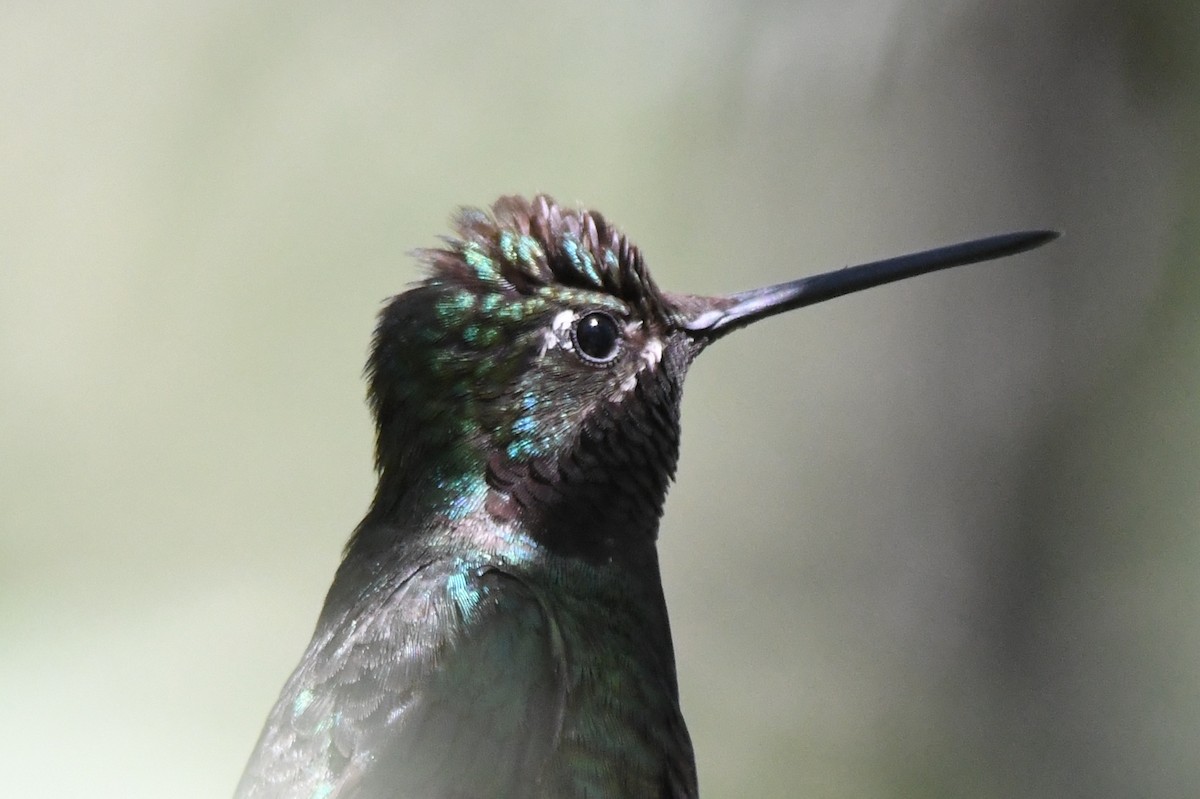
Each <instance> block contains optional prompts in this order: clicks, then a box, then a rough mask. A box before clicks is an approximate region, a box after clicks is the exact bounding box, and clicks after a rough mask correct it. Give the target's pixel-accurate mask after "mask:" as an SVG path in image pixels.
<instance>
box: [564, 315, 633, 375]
mask: <svg viewBox="0 0 1200 799" xmlns="http://www.w3.org/2000/svg"><path fill="white" fill-rule="evenodd" d="M571 338H572V339H574V341H575V349H576V350H577V351H578V352H579V354H580V355H582V356H583V359H584V360H585V361H588V362H589V363H595V364H602V363H608V362H609V361H611V360H612V359H613V358H616V357H617V353H619V352H620V351H621V330H620V328H618V327H617V320H615V319H613V318H612V317H611V316H609V315H608V314H606V313H602V312H601V311H592V312H591V313H589V314H584V315H583V316H581V317H579V319H578V320H577V321H576V322H575V327H574V328H573V329H572V331H571Z"/></svg>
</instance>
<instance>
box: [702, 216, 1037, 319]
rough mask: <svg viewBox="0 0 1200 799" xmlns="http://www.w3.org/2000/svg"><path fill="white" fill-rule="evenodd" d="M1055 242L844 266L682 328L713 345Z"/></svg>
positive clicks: (743, 298) (1029, 239)
mask: <svg viewBox="0 0 1200 799" xmlns="http://www.w3.org/2000/svg"><path fill="white" fill-rule="evenodd" d="M1056 238H1058V233H1057V231H1053V230H1025V231H1021V232H1019V233H1004V234H1002V235H999V236H989V237H988V238H985V239H976V240H974V241H964V242H962V243H960V244H951V245H949V246H948V247H938V248H937V249H935V250H925V251H924V252H915V253H911V254H909V255H901V256H898V257H896V258H888V259H886V260H883V261H874V262H872V263H869V264H861V265H859V266H848V267H846V268H845V269H838V270H836V271H834V272H826V273H825V274H823V275H813V276H811V277H802V278H800V279H799V280H792V281H789V282H787V283H779V284H777V285H774V286H766V287H765V288H761V289H751V290H750V291H743V292H740V293H738V294H732V295H730V296H728V297H724V298H722V300H718V301H717V305H716V307H713V308H710V309H708V310H705V311H702V312H701V313H699V314H697V315H696V316H695V317H694V318H693V319H691V320H690V321H689V322H688V323H687V325H686V328H687V329H688V330H690V331H692V332H693V333H697V334H700V335H701V336H702V337H704V338H707V339H710V340H712V339H717V338H720V337H721V336H724V335H725V334H726V333H730V332H732V331H734V330H737V329H738V328H740V327H745V326H746V325H748V324H750V323H751V322H757V321H758V320H759V319H765V318H767V317H768V316H774V315H775V314H778V313H783V312H784V311H791V310H794V309H796V308H803V307H804V306H806V305H813V304H815V303H818V302H824V301H825V300H832V299H833V298H834V297H841V296H842V295H843V294H850V293H852V292H855V291H862V290H863V289H869V288H871V287H872V286H882V285H883V284H884V283H892V282H894V281H896V280H903V279H905V278H907V277H915V276H917V275H923V274H925V273H926V272H936V271H937V270H939V269H949V268H950V267H952V266H965V265H966V264H973V263H978V262H979V261H990V260H993V259H995V258H1004V257H1005V256H1008V255H1016V254H1017V253H1020V252H1025V251H1026V250H1032V249H1033V248H1035V247H1041V246H1042V245H1043V244H1046V243H1047V242H1050V241H1053V240H1054V239H1056ZM726 303H728V304H726Z"/></svg>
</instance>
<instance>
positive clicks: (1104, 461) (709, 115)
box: [0, 0, 1200, 799]
mask: <svg viewBox="0 0 1200 799" xmlns="http://www.w3.org/2000/svg"><path fill="white" fill-rule="evenodd" d="M1198 137H1200V7H1198V6H1197V5H1196V4H1195V3H1192V2H1189V1H1188V0H1148V1H1147V2H1137V3H1135V2H1119V0H1109V1H1108V2H1104V1H1102V0H1094V1H1090V2H1089V1H1086V0H1036V1H1035V0H1012V2H1006V3H994V2H986V0H957V1H954V2H951V1H950V0H871V2H865V1H864V0H809V1H808V2H746V3H740V4H727V3H718V2H688V3H684V2H679V1H678V0H676V1H675V2H653V3H641V2H624V3H610V4H595V3H571V2H545V3H538V2H527V3H522V4H517V5H514V6H511V7H510V6H507V5H505V4H500V3H464V4H446V3H441V2H406V3H394V4H391V3H354V4H348V5H334V4H313V3H294V2H265V3H254V4H246V3H235V2H228V0H193V1H192V2H189V3H186V4H182V3H179V4H151V3H138V2H127V1H123V0H115V1H114V2H107V3H80V2H61V3H45V4H36V3H29V2H11V3H8V4H5V5H4V6H3V7H0V714H2V716H3V719H4V723H3V725H2V727H0V753H2V754H0V762H3V767H2V769H3V773H4V792H5V793H6V794H7V795H11V796H29V797H73V796H92V797H97V796H99V797H107V796H112V797H118V796H119V797H163V796H169V797H179V798H180V799H188V798H189V797H210V796H227V795H229V794H230V793H231V791H232V789H233V786H234V784H235V782H236V780H237V777H238V775H239V773H240V769H241V767H242V765H243V763H244V760H245V758H246V756H247V755H248V753H249V751H250V748H251V746H252V744H253V742H254V740H255V738H256V736H257V733H258V730H259V727H260V725H261V723H262V721H263V719H264V717H265V715H266V712H267V710H268V708H269V707H270V705H271V703H272V702H273V699H274V697H275V694H276V692H277V691H278V689H279V687H280V686H281V685H282V682H283V680H284V678H285V677H286V675H287V674H288V672H289V671H290V670H291V668H292V666H293V665H294V664H295V662H296V660H297V658H298V657H299V655H300V653H301V651H302V650H303V647H304V645H305V643H306V641H307V638H308V635H309V633H310V631H311V628H312V625H313V623H314V621H315V618H316V614H317V611H318V608H319V606H320V603H321V600H322V598H323V594H324V591H325V589H326V587H327V585H328V581H329V580H330V578H331V576H332V574H333V570H334V568H335V566H336V564H337V561H338V556H339V551H340V548H341V546H342V544H343V543H344V541H345V539H346V537H347V536H348V535H349V533H350V531H351V529H352V528H353V527H354V525H355V524H356V522H357V521H358V519H359V517H360V515H361V513H362V512H363V511H364V509H365V507H366V503H367V502H368V499H369V497H370V494H371V491H372V488H373V478H372V472H371V444H372V442H371V435H372V431H371V427H370V423H369V419H368V414H367V410H366V408H365V406H364V404H363V401H362V397H363V385H362V382H361V379H360V369H361V364H362V362H363V359H364V356H365V353H366V347H367V341H368V338H369V335H370V332H371V328H372V324H373V317H374V314H375V312H376V311H377V310H378V308H379V306H380V302H381V300H383V299H384V298H385V297H387V296H389V295H391V294H393V293H395V292H397V291H399V290H401V289H402V288H403V287H404V286H405V285H406V284H408V283H409V282H411V281H413V280H415V279H416V278H417V277H418V272H417V270H416V267H415V265H414V263H413V260H412V258H411V257H409V256H408V255H407V253H408V251H410V250H411V249H412V248H414V247H419V246H426V245H431V244H435V243H436V242H437V236H438V235H441V234H443V233H445V232H447V230H448V228H447V224H446V220H447V218H448V215H449V214H450V212H451V211H452V210H453V209H454V208H455V207H457V206H458V205H460V204H474V205H483V204H487V203H490V202H491V201H492V200H493V199H495V198H496V197H497V196H499V195H501V194H505V193H531V192H534V191H539V190H540V191H548V192H551V193H553V194H555V195H556V196H558V197H559V199H561V200H563V201H566V202H569V203H575V202H579V203H583V204H586V205H587V206H589V207H595V208H598V209H601V210H602V211H603V212H604V213H605V214H606V215H607V216H608V217H609V218H610V219H612V220H614V221H616V222H617V223H618V224H619V225H621V226H622V227H623V228H624V229H625V230H626V231H627V232H628V233H629V234H630V235H631V236H632V237H633V238H634V240H635V241H637V242H638V243H640V245H641V246H642V247H643V249H644V250H645V252H646V253H647V255H648V258H649V260H650V264H651V266H652V267H653V268H654V270H655V274H656V276H657V278H658V281H659V283H660V284H661V285H663V286H665V287H669V288H674V289H677V290H686V291H693V292H698V293H699V292H713V293H716V292H727V291H733V290H738V289H744V288H749V287H753V286H758V285H760V284H764V283H767V282H774V281H779V280H783V279H787V278H790V277H795V276H799V275H802V274H808V273H812V272H816V271H823V270H825V269H829V268H833V267H837V266H840V265H844V264H848V263H854V262H859V261H864V260H869V259H872V258H876V257H881V256H885V255H891V254H897V253H900V252H906V251H910V250H914V249H919V248H923V247H927V246H933V245H937V244H941V243H946V242H948V241H952V240H957V239H961V238H967V237H971V236H976V235H983V234H988V233H992V232H999V231H1003V230H1007V229H1014V228H1020V227H1033V226H1052V227H1058V228H1061V229H1063V230H1064V231H1065V232H1066V237H1065V238H1064V239H1062V240H1060V241H1059V242H1057V243H1055V244H1054V245H1052V246H1051V247H1048V248H1046V249H1044V250H1041V251H1039V252H1038V253H1035V254H1032V255H1028V256H1022V257H1020V258H1017V259H1012V260H1009V261H1006V262H1003V263H996V264H992V265H988V266H977V267H970V268H966V269H962V270H957V271H954V272H950V273H944V274H940V275H937V276H932V277H926V278H922V279H919V280H914V281H911V282H907V283H903V284H899V285H895V286H890V287H886V288H882V289H876V290H873V291H870V292H867V293H865V294H860V295H856V296H854V297H851V298H846V299H841V300H838V301H836V302H832V303H829V304H826V305H821V306H819V307H814V308H812V309H809V310H806V311H803V312H799V313H796V314H793V315H791V316H788V317H785V318H778V319H775V320H772V321H770V322H767V323H764V324H763V325H761V326H758V327H755V328H752V329H750V330H747V331H745V332H743V333H741V334H739V335H737V336H735V337H732V338H730V339H729V340H727V341H724V342H722V343H721V345H720V346H718V347H716V348H714V349H713V350H712V351H710V352H709V353H708V354H706V355H705V356H704V358H703V359H702V360H701V361H700V362H699V363H698V365H697V366H696V368H695V369H694V371H693V373H692V377H691V378H690V384H689V386H688V395H687V399H686V402H685V407H684V444H683V457H682V462H681V464H680V468H679V474H678V483H677V486H676V487H675V489H674V490H673V493H672V494H671V497H670V499H669V502H668V506H667V514H666V519H665V521H664V523H663V528H662V537H661V542H662V543H661V547H662V559H663V562H664V564H665V575H664V577H665V581H666V591H667V596H668V601H669V603H670V606H671V610H672V615H673V624H674V629H675V635H676V644H677V650H678V660H679V665H680V680H681V688H682V693H683V703H684V709H685V712H686V713H687V716H688V719H689V721H690V724H691V728H692V731H693V736H694V738H695V743H696V749H697V757H698V761H699V769H700V776H701V786H702V790H703V792H704V795H705V796H707V797H742V796H761V797H963V796H971V797H984V798H985V799H986V798H987V797H1015V796H1021V797H1064V796H1077V797H1114V798H1116V797H1122V798H1123V797H1131V796H1138V797H1160V796H1161V797H1176V796H1195V795H1197V794H1198V793H1200V579H1198V577H1200V418H1198V417H1200V270H1198V269H1197V257H1196V252H1197V249H1198V247H1200V223H1198V222H1197V211H1198V210H1200V161H1198V159H1197V152H1198V147H1197V141H1198Z"/></svg>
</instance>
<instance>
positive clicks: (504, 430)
mask: <svg viewBox="0 0 1200 799" xmlns="http://www.w3.org/2000/svg"><path fill="white" fill-rule="evenodd" d="M454 229H455V233H456V235H455V236H454V237H453V238H447V239H444V240H443V242H444V243H443V246H441V247H438V248H435V249H427V250H421V251H418V253H417V255H418V257H419V259H420V260H421V261H422V262H423V263H424V265H425V267H426V270H427V274H426V277H425V278H424V279H423V280H422V281H421V282H419V283H418V284H416V285H415V286H414V287H412V288H410V289H409V290H407V291H405V292H403V293H401V294H398V295H396V296H395V297H393V298H391V299H390V300H388V301H387V302H386V304H385V307H384V308H383V310H382V311H381V312H380V314H379V318H378V324H377V327H376V329H375V333H374V338H373V341H372V346H371V351H370V356H369V360H368V362H367V366H366V370H365V374H366V378H367V383H368V403H369V405H370V409H371V411H372V413H373V415H374V420H375V426H376V444H375V466H376V472H377V475H378V485H377V488H376V491H375V495H374V499H373V501H372V502H371V505H370V508H369V510H368V511H367V513H366V516H365V518H363V520H362V522H361V523H360V524H359V525H358V527H357V528H356V529H355V530H354V532H353V534H352V535H351V537H350V540H349V542H348V543H347V545H346V548H345V551H344V554H343V559H342V561H341V564H340V566H339V567H338V570H337V573H336V575H335V577H334V580H333V584H332V586H331V587H330V589H329V592H328V594H327V596H326V599H325V604H324V606H323V609H322V611H321V613H320V616H319V619H318V621H317V625H316V630H315V632H314V634H313V637H312V640H311V642H310V643H309V645H308V648H307V650H306V651H305V653H304V656H303V658H302V659H301V661H300V663H299V665H298V666H297V667H296V669H295V671H294V672H293V673H292V675H291V677H290V679H288V681H287V683H286V684H285V685H284V687H283V690H282V692H281V693H280V695H279V698H278V701H277V702H276V703H275V706H274V708H273V709H272V710H271V712H270V715H269V716H268V718H267V721H266V724H265V726H264V728H263V730H262V733H261V735H260V737H259V739H258V743H257V745H256V747H255V749H254V751H253V753H252V754H251V756H250V761H249V763H248V765H247V766H246V769H245V772H244V774H243V776H242V778H241V781H240V783H239V785H238V787H237V793H236V796H237V797H238V799H268V798H270V799H285V798H286V799H351V798H352V799H538V798H540V797H546V798H549V797H554V798H556V799H569V798H571V797H579V798H582V797H592V798H593V799H595V798H596V797H605V798H611V797H637V798H639V799H640V798H641V797H654V798H655V799H690V798H691V797H696V796H697V795H698V788H697V780H696V765H695V759H694V756H693V751H692V744H691V740H690V738H689V736H688V731H687V726H686V725H685V723H684V718H683V714H682V712H681V710H680V705H679V691H678V687H677V680H676V666H675V656H674V651H673V647H672V642H671V631H670V626H669V622H668V617H667V607H666V603H665V601H664V597H663V589H662V583H661V579H660V575H659V562H658V554H657V549H656V539H657V536H658V528H659V520H660V517H661V516H662V510H663V501H664V499H665V497H666V493H667V488H668V485H669V483H670V481H671V479H672V477H673V474H674V471H675V465H676V460H677V457H678V452H679V419H680V399H681V396H682V395H681V392H682V388H683V382H684V377H685V375H686V374H687V371H688V367H689V366H690V364H691V363H692V361H693V360H694V359H695V358H696V356H697V355H699V354H700V353H701V352H702V351H703V350H704V349H705V348H706V347H708V346H709V345H710V344H712V343H713V342H715V341H717V340H718V339H720V338H722V337H724V336H725V335H726V334H728V333H730V332H731V331H734V330H737V329H739V328H742V327H745V326H747V325H749V324H752V323H753V322H756V321H758V320H761V319H764V318H766V317H769V316H772V315H775V314H779V313H783V312H785V311H789V310H792V309H795V308H800V307H802V306H806V305H811V304H813V303H817V302H822V301H824V300H827V299H831V298H833V297H838V296H841V295H844V294H848V293H850V292H854V291H859V290H860V289H865V288H868V287H871V286H877V285H880V284H884V283H888V282H891V281H895V280H900V279H903V278H906V277H912V276H914V275H920V274H924V273H927V272H932V271H935V270H938V269H945V268H948V267H952V266H958V265H963V264H969V263H974V262H978V261H984V260H989V259H994V258H999V257H1002V256H1007V255H1012V254H1015V253H1019V252H1022V251H1025V250H1029V249H1032V248H1034V247H1038V246H1040V245H1042V244H1045V243H1046V242H1048V241H1050V240H1051V239H1053V238H1054V237H1056V236H1057V235H1058V234H1057V233H1055V232H1053V231H1046V230H1033V231H1025V232H1019V233H1009V234H1004V235H1000V236H993V237H990V238H985V239H978V240H974V241H969V242H965V243H961V244H956V245H951V246H948V247H942V248H939V249H935V250H928V251H925V252H920V253H915V254H912V255H906V256H901V257H898V258H892V259H888V260H885V261H878V262H874V263H869V264H864V265H861V266H856V267H849V268H845V269H841V270H837V271H833V272H829V273H826V274H821V275H816V276H813V277H806V278H801V279H799V280H794V281H792V282H788V283H782V284H779V285H775V286H769V287H766V288H760V289H754V290H750V291H744V292H741V293H736V294H731V295H728V296H721V297H702V296H695V295H691V294H679V293H673V292H667V291H663V290H660V289H659V288H658V286H657V285H656V284H655V282H654V280H653V279H652V278H651V276H650V272H649V271H648V269H647V267H646V263H645V261H644V259H643V257H642V254H641V252H640V251H639V249H638V248H637V247H636V246H635V245H633V244H632V243H631V242H630V241H629V239H627V238H626V237H625V236H624V235H623V234H622V233H621V232H620V231H618V230H617V229H616V228H615V227H613V226H612V225H611V224H609V222H608V221H607V220H606V219H605V218H604V217H603V216H602V215H601V214H600V213H597V212H595V211H585V210H581V209H578V210H577V209H571V208H568V207H563V206H560V205H559V204H558V203H556V202H555V201H554V200H553V199H551V198H550V197H548V196H545V195H540V196H536V197H534V198H533V199H524V198H520V197H503V198H501V199H500V200H499V201H497V202H496V203H495V204H494V205H493V206H492V207H491V209H490V210H489V211H485V210H479V209H471V208H467V209H463V210H461V211H460V212H459V213H458V215H457V216H456V218H455V220H454Z"/></svg>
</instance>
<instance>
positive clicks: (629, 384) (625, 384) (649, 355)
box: [613, 338, 663, 400]
mask: <svg viewBox="0 0 1200 799" xmlns="http://www.w3.org/2000/svg"><path fill="white" fill-rule="evenodd" d="M662 354H663V343H662V340H661V339H657V338H652V339H650V340H649V341H647V342H646V346H644V347H642V351H641V352H640V353H639V356H638V360H639V361H641V363H639V364H638V368H637V369H636V370H634V372H633V373H632V374H630V375H629V377H626V378H625V379H624V380H622V381H621V385H620V386H618V387H617V391H616V392H615V394H614V395H613V399H614V400H618V399H620V398H621V396H622V395H624V394H627V393H629V392H630V391H633V388H634V386H636V385H637V379H638V375H639V374H641V373H642V372H643V371H645V370H646V369H654V368H655V367H657V366H658V362H659V361H661V360H662Z"/></svg>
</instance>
